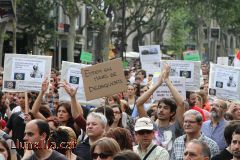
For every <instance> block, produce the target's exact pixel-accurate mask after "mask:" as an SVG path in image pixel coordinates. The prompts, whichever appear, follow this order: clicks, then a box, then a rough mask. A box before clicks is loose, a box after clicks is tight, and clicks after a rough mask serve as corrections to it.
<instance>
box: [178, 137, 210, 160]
mask: <svg viewBox="0 0 240 160" xmlns="http://www.w3.org/2000/svg"><path fill="white" fill-rule="evenodd" d="M210 158H211V152H210V149H209V147H208V145H207V144H206V143H204V142H203V141H200V140H197V139H194V140H191V141H190V142H189V143H188V144H187V146H186V149H185V151H184V156H183V160H210Z"/></svg>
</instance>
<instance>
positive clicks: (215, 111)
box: [210, 101, 224, 119]
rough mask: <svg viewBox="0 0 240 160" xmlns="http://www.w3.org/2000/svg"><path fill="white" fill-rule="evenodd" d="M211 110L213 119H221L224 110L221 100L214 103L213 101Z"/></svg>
mask: <svg viewBox="0 0 240 160" xmlns="http://www.w3.org/2000/svg"><path fill="white" fill-rule="evenodd" d="M210 112H211V117H212V118H213V119H219V118H221V117H223V114H224V110H223V108H222V107H221V103H220V102H219V101H215V102H214V103H212V104H211V110H210Z"/></svg>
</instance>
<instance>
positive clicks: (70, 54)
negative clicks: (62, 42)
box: [67, 16, 77, 62]
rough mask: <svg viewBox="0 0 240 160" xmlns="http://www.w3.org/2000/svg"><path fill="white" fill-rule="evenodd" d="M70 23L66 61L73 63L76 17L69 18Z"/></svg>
mask: <svg viewBox="0 0 240 160" xmlns="http://www.w3.org/2000/svg"><path fill="white" fill-rule="evenodd" d="M69 21H70V28H69V33H68V37H67V59H68V61H69V62H74V46H75V39H76V28H75V27H76V23H77V17H75V16H72V17H69Z"/></svg>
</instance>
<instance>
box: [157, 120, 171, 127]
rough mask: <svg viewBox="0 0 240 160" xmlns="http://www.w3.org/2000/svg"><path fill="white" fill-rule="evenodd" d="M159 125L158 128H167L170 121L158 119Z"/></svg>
mask: <svg viewBox="0 0 240 160" xmlns="http://www.w3.org/2000/svg"><path fill="white" fill-rule="evenodd" d="M157 124H158V127H167V126H169V124H170V121H169V119H166V120H159V119H157Z"/></svg>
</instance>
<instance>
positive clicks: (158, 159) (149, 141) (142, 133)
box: [133, 117, 170, 160]
mask: <svg viewBox="0 0 240 160" xmlns="http://www.w3.org/2000/svg"><path fill="white" fill-rule="evenodd" d="M134 130H135V137H136V141H137V143H138V145H136V146H134V147H133V151H134V152H135V153H137V154H138V155H139V156H140V157H141V159H143V160H146V159H151V160H169V158H170V157H169V154H168V151H167V150H166V149H164V148H163V147H161V146H158V145H156V144H154V143H153V139H154V127H153V122H152V121H151V119H150V118H148V117H142V118H139V119H137V121H136V123H135V127H134Z"/></svg>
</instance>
